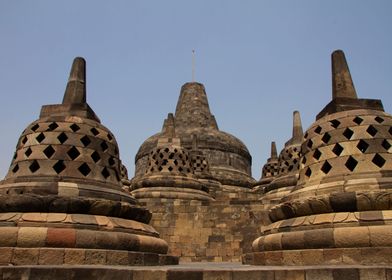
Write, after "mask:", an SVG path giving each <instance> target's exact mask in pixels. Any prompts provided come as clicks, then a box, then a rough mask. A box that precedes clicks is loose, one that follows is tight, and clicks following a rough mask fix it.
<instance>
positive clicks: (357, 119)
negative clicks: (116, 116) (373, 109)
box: [353, 117, 363, 125]
mask: <svg viewBox="0 0 392 280" xmlns="http://www.w3.org/2000/svg"><path fill="white" fill-rule="evenodd" d="M353 122H355V123H356V124H357V125H360V124H361V123H362V122H363V119H362V118H360V117H355V118H354V119H353Z"/></svg>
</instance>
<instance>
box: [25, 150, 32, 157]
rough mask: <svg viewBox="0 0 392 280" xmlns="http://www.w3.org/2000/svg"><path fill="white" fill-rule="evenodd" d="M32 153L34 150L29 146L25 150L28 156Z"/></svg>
mask: <svg viewBox="0 0 392 280" xmlns="http://www.w3.org/2000/svg"><path fill="white" fill-rule="evenodd" d="M32 153H33V151H32V150H31V149H30V148H28V149H27V150H26V151H25V155H26V157H29V156H30V155H31V154H32Z"/></svg>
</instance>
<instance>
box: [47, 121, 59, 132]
mask: <svg viewBox="0 0 392 280" xmlns="http://www.w3.org/2000/svg"><path fill="white" fill-rule="evenodd" d="M58 127H59V125H58V124H57V123H55V122H52V123H51V124H50V125H48V131H53V130H55V129H56V128H58Z"/></svg>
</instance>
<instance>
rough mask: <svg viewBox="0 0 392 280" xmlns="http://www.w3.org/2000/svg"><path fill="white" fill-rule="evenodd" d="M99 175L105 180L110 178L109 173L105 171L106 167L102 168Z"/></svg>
mask: <svg viewBox="0 0 392 280" xmlns="http://www.w3.org/2000/svg"><path fill="white" fill-rule="evenodd" d="M101 174H102V176H103V177H104V178H105V179H107V178H108V177H109V176H110V173H109V171H108V170H107V168H106V167H104V168H103V169H102V171H101Z"/></svg>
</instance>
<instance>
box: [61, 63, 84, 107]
mask: <svg viewBox="0 0 392 280" xmlns="http://www.w3.org/2000/svg"><path fill="white" fill-rule="evenodd" d="M73 103H86V61H85V60H84V58H82V57H76V58H75V59H74V61H73V63H72V68H71V72H70V73H69V79H68V83H67V87H66V89H65V93H64V98H63V104H73Z"/></svg>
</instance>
